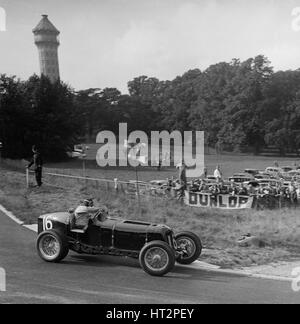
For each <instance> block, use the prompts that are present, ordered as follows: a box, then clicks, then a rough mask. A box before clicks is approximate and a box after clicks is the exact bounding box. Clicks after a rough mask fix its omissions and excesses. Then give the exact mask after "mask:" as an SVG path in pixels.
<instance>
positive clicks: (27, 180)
mask: <svg viewBox="0 0 300 324" xmlns="http://www.w3.org/2000/svg"><path fill="white" fill-rule="evenodd" d="M26 188H29V169H28V168H26Z"/></svg>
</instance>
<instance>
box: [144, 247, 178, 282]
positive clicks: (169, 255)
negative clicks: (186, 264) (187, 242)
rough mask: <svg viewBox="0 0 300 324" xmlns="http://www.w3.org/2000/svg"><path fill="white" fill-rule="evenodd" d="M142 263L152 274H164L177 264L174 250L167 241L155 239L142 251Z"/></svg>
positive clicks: (146, 270) (145, 269)
mask: <svg viewBox="0 0 300 324" xmlns="http://www.w3.org/2000/svg"><path fill="white" fill-rule="evenodd" d="M139 259H140V265H141V267H142V269H143V270H144V271H145V272H147V273H148V274H150V275H151V276H164V275H166V274H167V273H169V272H170V271H172V270H173V268H174V266H175V253H174V250H173V249H172V248H171V247H170V246H169V245H168V244H167V243H165V242H162V241H153V242H150V243H149V244H147V245H145V246H144V247H143V249H142V250H141V252H140V258H139Z"/></svg>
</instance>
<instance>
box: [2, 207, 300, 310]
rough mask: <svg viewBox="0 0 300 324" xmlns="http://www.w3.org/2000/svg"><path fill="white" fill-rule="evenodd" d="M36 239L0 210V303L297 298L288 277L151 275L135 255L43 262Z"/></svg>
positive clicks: (277, 300)
mask: <svg viewBox="0 0 300 324" xmlns="http://www.w3.org/2000/svg"><path fill="white" fill-rule="evenodd" d="M35 239H36V234H35V233H33V232H31V231H29V230H28V229H26V228H23V227H21V226H18V225H17V224H15V223H14V222H13V221H12V220H11V219H9V218H7V217H6V216H5V215H4V214H2V213H1V212H0V267H2V268H4V269H5V271H6V275H7V278H6V280H7V291H6V292H0V303H1V304H3V303H21V304H28V303H100V304H123V303H126V304H136V303H138V304H148V303H154V304H171V303H172V304H173V303H175V304H207V303H300V293H295V292H293V291H292V289H291V283H289V282H281V281H272V280H263V279H255V278H248V277H243V276H237V275H231V274H220V273H215V272H208V271H202V270H194V269H188V268H184V267H177V268H176V269H175V270H174V272H172V273H171V274H169V275H168V276H166V277H163V278H155V277H151V276H149V275H147V274H146V273H144V272H143V271H142V270H141V269H140V267H139V265H138V262H137V261H136V260H131V259H125V258H112V257H90V256H78V255H76V254H72V253H71V254H70V256H69V257H68V258H67V259H66V260H65V261H64V262H62V263H61V264H48V263H45V262H43V261H42V260H40V259H39V257H38V256H37V254H36V250H35Z"/></svg>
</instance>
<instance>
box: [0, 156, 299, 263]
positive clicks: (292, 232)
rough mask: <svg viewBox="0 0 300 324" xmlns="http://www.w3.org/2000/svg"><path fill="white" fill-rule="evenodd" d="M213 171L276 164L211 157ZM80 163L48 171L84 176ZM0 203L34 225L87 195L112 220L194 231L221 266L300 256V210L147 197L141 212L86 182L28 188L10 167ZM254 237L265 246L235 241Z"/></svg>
mask: <svg viewBox="0 0 300 324" xmlns="http://www.w3.org/2000/svg"><path fill="white" fill-rule="evenodd" d="M277 161H278V162H279V163H280V164H281V165H290V164H292V165H293V164H294V162H295V161H293V160H286V159H277ZM206 163H207V165H211V169H210V171H211V170H213V168H214V167H215V165H216V164H218V163H219V164H221V165H222V168H223V170H224V173H225V175H226V176H229V175H231V174H232V173H234V172H237V171H241V170H243V169H244V168H259V169H264V168H266V167H267V166H269V165H272V164H273V163H274V158H273V159H272V158H265V157H260V158H257V157H253V156H223V157H216V156H208V157H207V160H206ZM80 166H81V165H80V164H78V162H73V163H71V164H66V163H63V164H55V165H50V164H49V165H47V168H48V171H56V172H60V173H68V174H74V175H81V172H82V170H81V169H80ZM87 173H88V175H89V176H92V177H97V178H106V179H113V178H116V177H117V178H119V179H120V180H130V179H134V178H135V172H134V170H120V169H105V170H103V169H99V168H97V167H96V165H92V164H90V165H88V170H87ZM139 174H140V179H142V180H153V179H164V178H166V177H171V176H173V175H174V176H176V171H175V170H172V169H170V170H163V171H161V172H157V171H156V170H154V169H153V170H144V171H140V172H139ZM0 176H1V185H0V203H2V204H4V205H5V206H6V207H7V208H8V209H10V210H11V211H13V212H14V213H15V214H16V215H17V216H18V217H20V218H21V219H23V220H25V221H26V222H28V223H34V222H36V218H37V217H38V216H39V215H40V214H44V213H48V212H55V211H64V210H68V209H69V208H71V207H74V206H76V204H77V203H78V202H79V200H80V199H81V198H83V197H87V196H93V197H95V198H96V201H97V203H98V204H105V205H107V206H108V207H109V209H110V211H111V213H112V214H113V215H114V216H120V217H122V218H130V219H141V220H146V221H150V222H158V223H166V224H168V225H170V226H172V227H174V229H175V230H177V231H180V230H192V231H194V232H196V233H197V234H198V235H199V236H200V237H201V238H202V240H203V244H204V246H205V248H206V249H205V251H204V254H203V256H202V260H204V261H207V262H210V263H213V264H217V265H221V266H223V267H233V266H234V267H239V266H250V265H254V264H259V265H260V264H266V263H269V262H274V261H279V260H291V259H295V258H296V259H297V258H298V259H299V258H300V217H299V209H297V210H296V209H291V210H286V209H285V210H280V211H259V212H258V211H254V210H248V211H234V212H232V211H218V210H209V209H192V208H190V207H187V206H183V205H181V204H180V203H179V202H177V201H173V200H166V199H160V198H144V199H143V200H142V211H141V213H140V212H139V209H138V207H137V200H136V198H135V197H130V196H127V195H123V194H116V193H115V192H114V191H113V190H111V191H107V188H105V187H95V186H94V187H92V186H89V187H88V188H87V187H86V186H85V183H84V182H83V181H74V180H72V181H69V180H68V181H65V180H59V182H58V183H56V184H58V185H59V186H60V187H61V188H57V187H54V186H51V184H52V185H53V183H52V182H51V181H50V180H51V179H46V181H49V184H50V185H49V184H46V185H45V186H44V187H43V188H42V189H29V190H27V189H26V188H25V173H24V172H16V171H15V170H12V169H7V168H6V169H3V168H2V169H1V170H0ZM247 233H251V234H252V235H255V236H257V237H259V238H260V239H261V240H262V241H264V242H265V243H266V246H265V247H264V248H257V247H252V248H241V247H238V246H237V243H236V240H237V239H238V238H240V236H242V235H245V234H247Z"/></svg>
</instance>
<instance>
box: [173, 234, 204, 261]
mask: <svg viewBox="0 0 300 324" xmlns="http://www.w3.org/2000/svg"><path fill="white" fill-rule="evenodd" d="M175 240H176V243H177V246H178V249H179V251H181V252H183V253H182V254H180V255H179V256H178V257H177V258H176V261H177V262H178V263H180V264H186V265H187V264H191V263H193V262H194V261H196V260H197V259H198V258H199V257H200V255H201V253H202V243H201V240H200V239H199V237H198V236H197V235H196V234H194V233H191V232H182V233H179V234H177V235H176V236H175Z"/></svg>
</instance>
